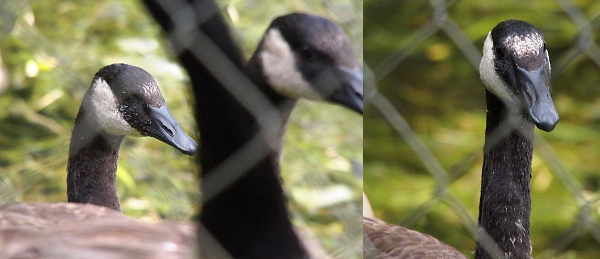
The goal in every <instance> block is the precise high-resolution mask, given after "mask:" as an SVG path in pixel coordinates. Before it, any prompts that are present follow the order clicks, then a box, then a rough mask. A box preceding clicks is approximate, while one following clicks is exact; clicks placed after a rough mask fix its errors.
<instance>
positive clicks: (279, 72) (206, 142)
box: [144, 0, 363, 258]
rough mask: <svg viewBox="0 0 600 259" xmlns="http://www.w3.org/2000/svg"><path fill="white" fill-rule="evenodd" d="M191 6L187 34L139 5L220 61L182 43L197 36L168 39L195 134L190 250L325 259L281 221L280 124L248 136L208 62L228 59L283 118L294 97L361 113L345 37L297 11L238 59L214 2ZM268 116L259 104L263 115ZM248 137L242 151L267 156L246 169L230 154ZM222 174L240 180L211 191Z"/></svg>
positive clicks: (247, 119) (239, 108)
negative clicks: (266, 134)
mask: <svg viewBox="0 0 600 259" xmlns="http://www.w3.org/2000/svg"><path fill="white" fill-rule="evenodd" d="M191 2H193V4H195V5H194V6H195V7H196V8H197V9H196V10H202V12H198V13H196V15H197V16H196V17H195V19H196V20H198V21H202V23H199V24H196V27H193V29H194V31H179V29H182V28H190V26H187V25H186V26H184V27H181V26H183V24H178V23H177V22H178V21H180V20H178V19H176V17H172V18H171V17H169V15H168V14H169V13H168V12H167V11H166V9H168V8H169V7H170V6H169V5H167V4H166V3H164V2H162V3H161V1H151V0H147V1H144V3H145V4H146V6H147V7H148V9H149V10H150V12H151V13H152V15H153V16H154V18H155V20H157V21H158V23H159V24H160V25H161V26H162V28H163V29H164V30H165V32H166V33H167V34H169V35H178V33H185V35H191V34H193V35H199V34H200V33H202V34H203V36H207V37H209V38H210V40H212V42H214V43H216V45H217V47H218V48H219V49H218V50H220V51H221V52H222V53H223V54H224V55H226V56H227V57H228V60H218V61H215V60H213V59H203V58H204V57H203V56H202V55H201V53H196V52H195V51H197V50H198V49H194V48H193V47H192V48H185V46H194V45H193V44H194V42H200V41H201V37H199V36H198V38H194V39H187V40H186V41H179V40H178V37H177V36H175V37H170V39H171V40H172V45H173V46H174V48H175V49H176V50H177V52H176V53H177V55H178V58H179V60H180V62H181V64H182V65H183V67H184V68H185V70H187V72H188V74H189V77H190V79H191V82H192V85H193V89H194V96H195V98H196V105H197V106H196V118H197V121H198V125H199V128H200V132H201V134H200V139H201V141H200V143H201V150H200V156H199V157H200V162H201V163H200V164H201V167H202V181H201V191H202V193H203V200H202V206H201V213H200V218H199V223H200V228H199V236H198V240H199V246H200V247H201V249H202V251H203V252H204V253H207V254H211V251H210V250H211V249H213V247H211V246H208V245H206V244H205V243H203V242H202V241H203V240H204V239H206V238H207V237H208V238H214V239H216V241H217V242H218V244H220V246H221V247H222V248H224V250H225V251H226V252H227V253H228V254H229V255H230V256H232V257H234V258H325V257H324V256H323V255H317V254H319V253H318V252H315V250H314V249H313V248H309V246H308V245H306V244H307V243H302V241H301V238H299V236H298V235H297V234H296V232H295V231H294V228H293V226H292V223H291V222H290V219H289V213H288V211H287V207H286V200H285V197H284V193H283V189H282V186H281V182H280V180H279V176H278V174H279V153H280V151H281V144H282V141H281V139H282V138H283V134H284V132H285V123H282V124H281V125H277V126H276V127H277V128H276V129H275V130H276V131H277V132H278V134H276V136H277V137H276V138H278V139H273V138H266V139H260V141H254V140H255V136H258V135H257V134H259V130H260V126H259V124H258V123H257V118H255V117H254V116H253V115H252V114H250V112H249V111H248V110H247V109H246V108H245V107H244V106H243V105H242V104H241V103H240V101H238V100H237V99H236V98H235V97H234V96H233V94H231V93H230V92H229V91H228V90H227V88H226V87H225V85H224V84H223V83H221V80H226V78H223V77H219V76H217V75H215V73H216V72H214V71H213V70H212V69H213V68H212V67H211V66H214V64H216V63H217V62H221V63H222V62H230V63H229V64H231V65H232V67H236V68H237V69H240V70H242V71H245V73H246V74H247V75H248V77H249V78H251V79H252V81H253V82H254V83H255V85H256V87H257V88H258V90H259V91H260V93H262V94H263V95H264V96H266V97H267V98H268V100H269V102H270V104H271V106H273V107H275V108H276V110H277V112H278V114H279V116H280V118H281V119H282V121H284V122H285V121H287V119H288V117H289V114H290V112H291V110H292V109H293V107H294V104H295V102H296V100H297V99H298V98H300V97H302V98H308V99H313V100H322V101H330V102H335V103H339V104H341V105H344V106H346V107H348V108H350V109H352V110H354V111H356V112H358V113H362V109H363V106H362V95H363V92H362V70H361V69H360V67H359V63H358V61H357V58H356V56H355V54H354V52H353V50H352V47H351V45H350V42H349V40H348V38H347V36H346V34H345V33H344V32H343V30H342V29H341V28H340V27H339V26H338V25H337V24H335V23H334V22H332V21H330V20H328V19H325V18H322V17H318V16H314V15H310V14H305V13H294V14H289V15H285V16H282V17H279V18H277V19H275V20H274V21H273V22H272V23H271V25H270V26H269V28H268V29H267V32H266V33H265V35H264V37H263V39H262V40H261V43H260V44H259V46H258V47H257V49H256V51H255V53H254V54H253V56H252V57H251V58H250V60H249V61H248V62H247V63H246V64H245V62H244V61H243V58H242V56H241V54H240V53H239V50H238V48H237V47H236V45H235V43H234V42H233V40H232V39H231V37H230V36H229V34H228V29H227V26H226V25H225V22H224V20H223V18H222V16H221V15H220V14H219V11H218V8H217V7H216V6H215V5H214V3H212V2H210V1H191ZM200 7H201V8H200ZM207 13H208V14H207ZM176 28H178V29H176ZM195 30H198V32H197V31H195ZM190 44H192V45H190ZM194 47H195V46H194ZM202 48H208V46H202ZM214 51H215V49H211V52H214ZM221 63H219V64H220V66H223V65H222V64H221ZM227 76H229V74H228V75H227ZM238 87H239V86H238ZM269 112H270V111H269V110H265V111H264V112H263V114H269ZM273 142H274V143H276V144H275V145H273V144H272V143H273ZM248 143H252V144H253V145H248V146H251V149H250V150H251V152H250V153H258V154H261V153H264V151H265V150H266V152H267V155H266V156H261V158H260V159H259V160H258V161H257V162H255V163H253V164H252V165H250V166H244V167H235V166H234V165H237V164H238V163H243V162H242V161H243V159H241V160H230V158H231V157H235V155H236V154H237V152H242V150H244V149H245V148H247V147H248V146H247V144H248ZM222 168H227V170H224V169H222ZM231 174H233V175H236V176H240V177H239V178H236V180H234V181H232V182H231V183H229V184H228V185H227V186H226V187H224V188H217V187H215V185H218V184H219V181H220V179H221V178H223V177H227V176H228V175H231ZM302 240H303V239H302ZM207 257H210V256H207Z"/></svg>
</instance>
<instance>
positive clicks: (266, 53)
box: [260, 29, 323, 100]
mask: <svg viewBox="0 0 600 259" xmlns="http://www.w3.org/2000/svg"><path fill="white" fill-rule="evenodd" d="M262 47H263V49H262V51H261V53H260V59H261V63H262V66H263V72H264V75H265V77H266V78H267V82H268V83H269V85H271V87H273V89H274V90H275V91H276V92H278V93H279V94H281V95H283V96H287V97H290V98H294V99H298V98H307V99H311V100H322V99H323V97H322V96H321V95H320V94H319V93H318V92H317V91H315V90H314V89H313V88H312V87H311V86H310V83H308V82H307V81H306V80H304V77H302V74H301V73H300V71H298V69H297V68H296V58H295V56H294V53H293V52H292V50H291V48H290V46H289V44H288V43H287V42H286V40H285V39H284V38H283V36H282V35H281V32H280V31H279V30H278V29H270V30H269V31H268V32H267V34H266V35H265V37H264V40H263V46H262Z"/></svg>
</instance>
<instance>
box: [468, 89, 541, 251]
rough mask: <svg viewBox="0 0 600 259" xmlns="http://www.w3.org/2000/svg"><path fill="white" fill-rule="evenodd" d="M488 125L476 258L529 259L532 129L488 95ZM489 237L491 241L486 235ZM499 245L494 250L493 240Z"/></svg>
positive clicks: (497, 99)
mask: <svg viewBox="0 0 600 259" xmlns="http://www.w3.org/2000/svg"><path fill="white" fill-rule="evenodd" d="M486 100H487V121H486V144H485V148H484V158H483V172H482V177H481V178H482V179H481V198H480V204H479V230H478V237H477V244H476V249H475V258H496V257H497V256H501V257H503V258H504V257H505V255H508V254H510V255H511V258H530V257H531V241H530V238H529V216H530V214H531V187H530V180H531V159H532V154H533V126H534V125H533V123H532V122H531V121H530V119H529V118H528V117H527V116H524V115H523V114H522V113H521V112H511V111H510V110H509V109H507V108H506V107H507V106H506V105H505V104H504V103H503V102H502V101H501V100H500V99H499V98H498V97H496V96H495V95H493V94H491V93H490V92H487V91H486ZM486 233H487V236H486V235H485V234H486ZM489 238H491V240H493V243H495V245H493V244H490V243H491V242H490V241H491V240H490V239H489Z"/></svg>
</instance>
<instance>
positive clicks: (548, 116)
mask: <svg viewBox="0 0 600 259" xmlns="http://www.w3.org/2000/svg"><path fill="white" fill-rule="evenodd" d="M479 72H480V77H481V80H482V82H483V84H484V86H485V89H486V103H487V115H486V130H485V145H484V149H483V151H484V159H483V168H482V180H481V197H480V204H479V218H478V223H479V224H478V229H477V236H476V247H475V258H531V240H530V236H529V231H530V229H529V224H530V219H529V217H530V213H531V193H530V179H531V161H532V154H533V138H534V136H533V130H534V125H535V126H536V127H538V128H539V129H541V130H543V131H547V132H549V131H552V130H553V129H554V128H555V126H556V124H557V123H558V121H559V116H558V112H557V111H556V108H555V107H554V103H553V101H552V98H551V97H550V91H551V87H550V59H549V57H548V51H547V49H546V43H545V41H544V36H543V34H542V33H541V32H540V30H539V29H537V28H536V27H535V26H533V25H531V24H529V23H527V22H524V21H520V20H507V21H503V22H501V23H499V24H498V25H497V26H496V27H494V28H493V29H492V31H491V32H490V33H489V34H488V36H487V38H486V40H485V42H484V47H483V57H482V59H481V63H480V67H479ZM363 223H364V230H365V239H366V240H367V241H370V242H371V243H372V244H373V246H374V247H372V249H371V250H369V251H367V250H365V251H364V255H365V258H380V257H377V256H378V255H381V254H382V253H385V252H389V253H390V254H388V255H387V256H389V257H391V258H417V257H414V256H413V257H411V255H413V254H416V253H423V254H425V253H434V252H436V250H438V251H439V250H442V249H448V248H449V246H447V245H445V244H443V245H441V246H440V245H439V244H438V246H436V247H435V248H434V247H431V246H430V245H427V244H432V243H435V241H437V240H432V238H426V237H424V236H425V234H422V233H419V232H416V231H412V230H410V231H412V232H410V231H409V230H407V229H405V228H399V227H397V226H383V223H382V222H381V221H377V220H370V219H368V218H365V219H364V220H363ZM385 224H387V223H385ZM408 232H410V234H408ZM409 235H414V236H415V237H414V238H412V239H410V240H405V242H400V240H398V239H400V238H401V237H407V236H409ZM395 238H397V239H395ZM407 239H408V238H407ZM426 239H427V241H425V242H423V243H421V244H419V245H415V244H416V243H417V242H419V240H426ZM392 240H393V241H396V240H398V243H393V241H392ZM438 242H439V241H438ZM439 243H441V242H439ZM367 252H370V253H371V254H367ZM389 257H388V258H389ZM419 258H426V257H424V256H422V257H419ZM430 258H464V255H461V254H459V255H456V257H452V256H447V257H439V256H434V257H430Z"/></svg>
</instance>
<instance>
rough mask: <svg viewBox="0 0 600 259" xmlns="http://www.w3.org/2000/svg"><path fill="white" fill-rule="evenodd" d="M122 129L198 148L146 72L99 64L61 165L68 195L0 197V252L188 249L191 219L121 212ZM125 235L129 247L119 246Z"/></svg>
mask: <svg viewBox="0 0 600 259" xmlns="http://www.w3.org/2000/svg"><path fill="white" fill-rule="evenodd" d="M126 135H128V136H151V137H154V138H156V139H158V140H160V141H162V142H165V143H167V144H169V145H171V146H173V147H175V148H176V149H178V150H179V151H181V152H182V153H184V154H187V155H193V154H195V153H196V151H197V149H198V146H197V144H196V142H194V140H192V139H191V138H190V137H189V136H188V135H186V134H185V133H184V132H183V130H182V129H181V127H180V126H179V124H178V122H177V121H176V120H175V119H174V118H173V116H172V115H171V113H170V111H169V109H168V107H167V104H166V103H165V100H164V98H163V96H162V94H161V92H160V90H159V88H158V84H157V83H156V81H155V80H154V79H153V78H152V76H151V75H150V74H148V73H147V72H146V71H144V70H143V69H141V68H138V67H135V66H131V65H127V64H112V65H108V66H105V67H103V68H102V69H100V70H99V71H98V72H97V73H96V75H95V77H94V79H93V81H92V84H91V86H90V88H89V89H88V91H87V92H86V94H85V97H84V99H83V101H82V105H81V107H80V109H79V113H78V114H77V117H76V120H75V126H74V129H73V133H72V136H71V143H70V148H69V159H68V166H67V195H68V199H69V203H64V202H63V203H15V204H4V205H0V248H1V249H0V250H1V251H2V252H0V257H1V258H13V257H14V256H19V257H18V258H99V257H101V258H139V257H138V256H142V257H143V258H185V256H189V255H191V254H193V251H194V249H193V245H192V243H193V240H194V235H193V230H192V226H191V225H185V224H175V223H161V224H146V223H142V222H138V221H136V220H133V219H131V218H129V217H127V216H124V215H122V214H121V213H120V206H119V200H118V197H117V192H116V182H115V180H116V176H115V173H116V169H117V159H118V155H119V149H120V145H121V142H122V141H123V138H124V137H125V136H126ZM82 203H88V204H82ZM57 236H60V237H61V238H58V239H57V238H56V237H57ZM134 236H136V237H135V238H134ZM124 240H127V242H128V244H129V247H128V249H123V244H122V242H124ZM143 243H146V245H142V244H143ZM111 247H112V248H114V249H115V250H117V252H116V251H111V249H110V248H111ZM120 252H122V253H120Z"/></svg>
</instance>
